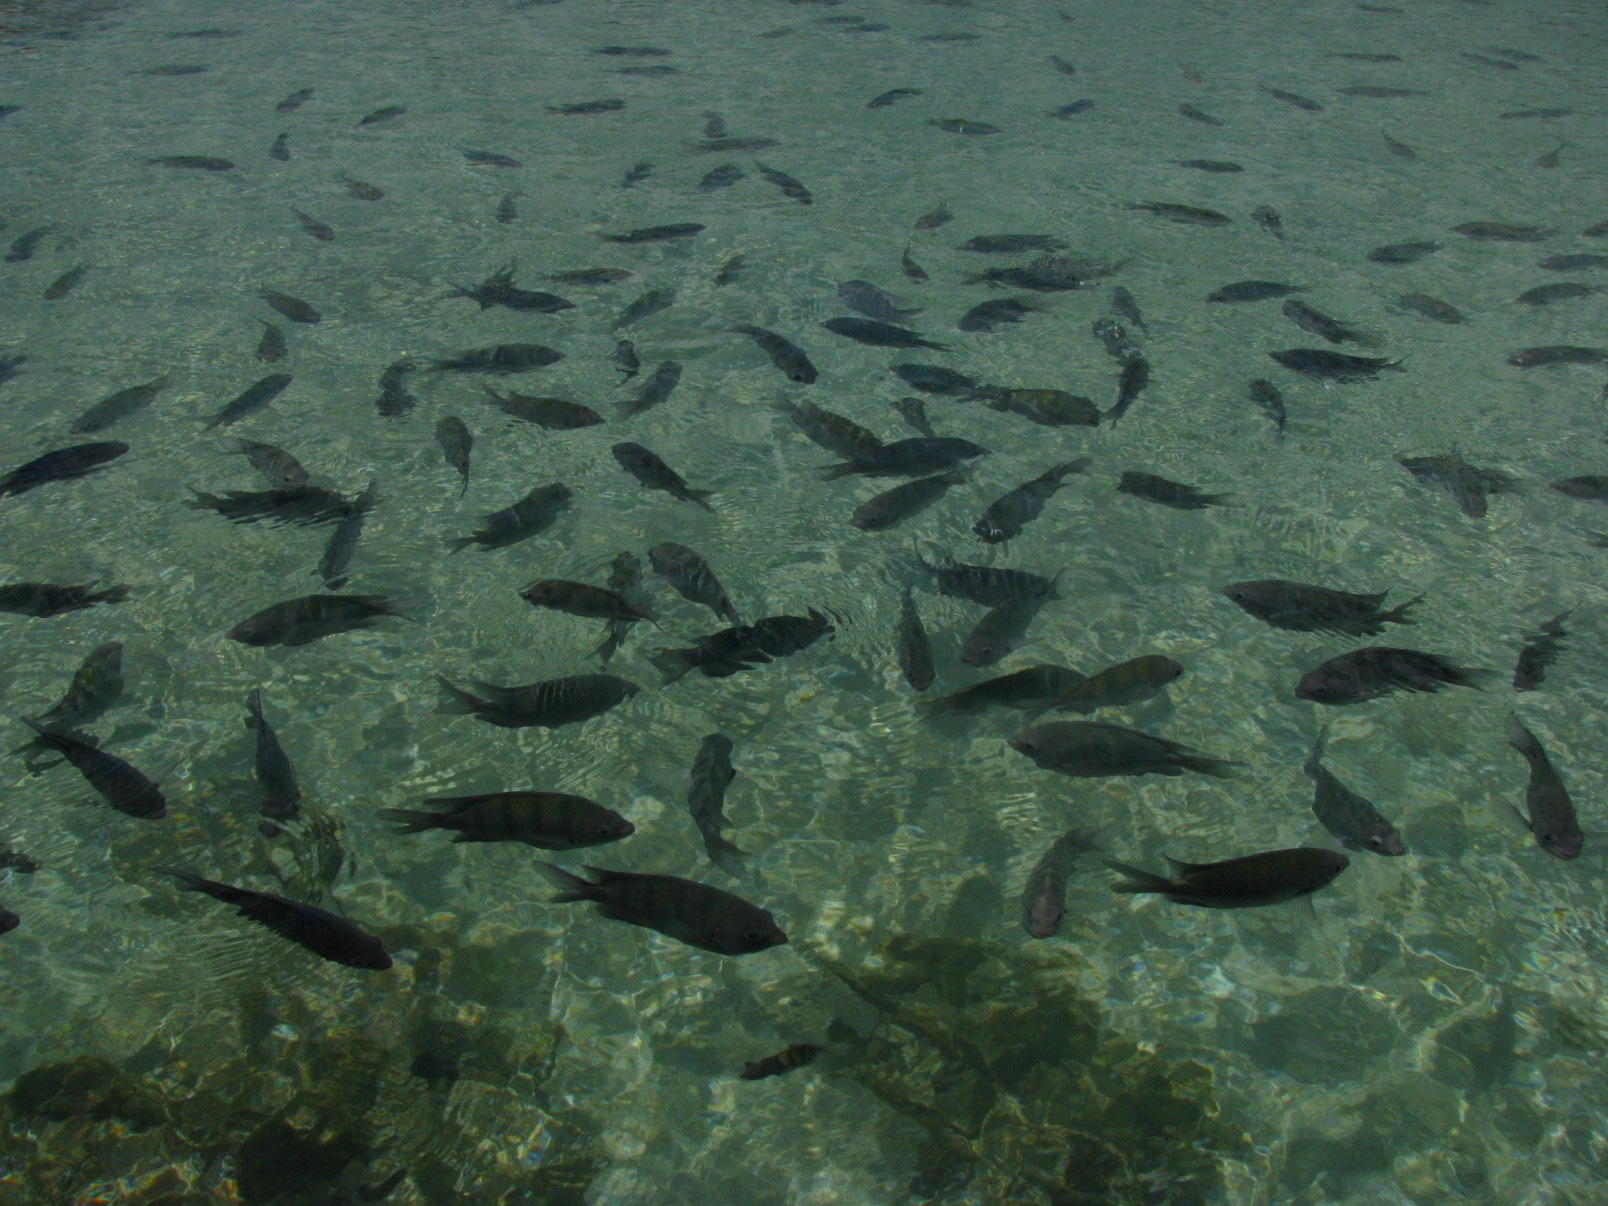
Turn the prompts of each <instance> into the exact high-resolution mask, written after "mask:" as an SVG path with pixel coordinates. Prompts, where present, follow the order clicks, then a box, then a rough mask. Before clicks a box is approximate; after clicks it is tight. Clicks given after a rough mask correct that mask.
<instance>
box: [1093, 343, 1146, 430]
mask: <svg viewBox="0 0 1608 1206" xmlns="http://www.w3.org/2000/svg"><path fill="white" fill-rule="evenodd" d="M1149 384H1150V362H1149V361H1148V360H1146V359H1145V358H1144V357H1143V356H1140V357H1136V358H1135V359H1133V360H1130V361H1128V363H1127V364H1125V365H1123V366H1122V375H1121V376H1120V377H1118V378H1117V401H1116V404H1115V405H1113V406H1112V407H1111V409H1110V410H1108V411H1106V412H1105V414H1103V415H1101V416H1100V418H1101V421H1102V422H1105V423H1115V422H1116V421H1117V420H1118V419H1120V418H1122V416H1123V415H1125V414H1127V413H1128V407H1130V406H1132V405H1133V403H1134V399H1135V398H1137V397H1138V396H1139V395H1140V394H1141V393H1142V392H1143V391H1144V388H1145V386H1147V385H1149Z"/></svg>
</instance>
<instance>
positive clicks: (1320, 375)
mask: <svg viewBox="0 0 1608 1206" xmlns="http://www.w3.org/2000/svg"><path fill="white" fill-rule="evenodd" d="M1268 355H1269V356H1270V357H1271V358H1272V359H1273V360H1275V361H1277V362H1278V363H1279V364H1282V365H1283V366H1284V367H1285V368H1287V369H1289V370H1290V371H1291V372H1294V373H1300V374H1301V375H1302V376H1303V377H1311V378H1312V379H1313V380H1315V381H1339V382H1342V383H1352V382H1357V381H1371V380H1372V379H1373V378H1374V377H1376V376H1378V375H1379V374H1380V373H1382V372H1384V371H1385V370H1386V369H1394V370H1395V371H1396V372H1398V373H1400V372H1405V371H1406V370H1405V369H1403V368H1402V367H1401V361H1400V360H1384V359H1380V358H1378V357H1373V356H1347V355H1345V354H1344V353H1341V352H1330V351H1328V350H1326V349H1324V348H1287V349H1285V350H1284V351H1281V352H1269V353H1268Z"/></svg>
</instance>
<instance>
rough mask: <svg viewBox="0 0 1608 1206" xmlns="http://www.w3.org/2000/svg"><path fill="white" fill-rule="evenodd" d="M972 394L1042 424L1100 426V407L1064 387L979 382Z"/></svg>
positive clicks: (993, 407)
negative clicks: (1039, 387)
mask: <svg viewBox="0 0 1608 1206" xmlns="http://www.w3.org/2000/svg"><path fill="white" fill-rule="evenodd" d="M972 396H973V397H975V398H977V399H979V400H980V401H982V402H984V403H986V404H987V405H988V406H989V407H990V408H992V409H994V410H1003V411H1009V412H1010V413H1011V414H1015V415H1021V416H1022V418H1024V419H1027V420H1028V421H1029V422H1032V423H1037V424H1039V425H1040V426H1043V427H1098V426H1099V425H1100V408H1099V407H1098V406H1096V405H1095V404H1094V403H1093V402H1092V401H1090V400H1089V399H1088V398H1084V397H1082V396H1080V395H1077V394H1070V393H1067V392H1066V391H1065V390H1062V389H1008V388H1006V387H1004V386H999V385H980V386H978V387H977V388H976V390H975V391H974V393H973V395H972Z"/></svg>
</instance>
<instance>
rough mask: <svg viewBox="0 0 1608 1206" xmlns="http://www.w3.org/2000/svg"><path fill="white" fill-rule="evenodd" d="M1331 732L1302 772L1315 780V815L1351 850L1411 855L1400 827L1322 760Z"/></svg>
mask: <svg viewBox="0 0 1608 1206" xmlns="http://www.w3.org/2000/svg"><path fill="white" fill-rule="evenodd" d="M1327 731H1328V730H1327V729H1324V730H1322V731H1320V732H1319V733H1318V740H1317V743H1316V744H1315V745H1314V746H1313V747H1312V753H1311V754H1310V755H1308V757H1307V760H1306V765H1305V766H1303V767H1302V768H1301V769H1302V770H1304V771H1305V772H1306V773H1307V775H1308V776H1309V777H1310V778H1311V779H1312V782H1313V783H1314V784H1315V785H1316V788H1315V790H1314V792H1313V796H1312V812H1313V813H1314V815H1316V816H1317V818H1318V820H1319V821H1320V822H1321V823H1322V824H1323V827H1324V828H1325V829H1327V830H1328V831H1329V832H1330V833H1332V834H1333V835H1334V836H1335V837H1336V838H1338V839H1339V840H1340V844H1341V845H1342V846H1345V847H1346V848H1347V849H1348V850H1371V851H1373V852H1374V853H1375V854H1385V855H1397V854H1405V853H1407V847H1406V846H1404V845H1402V841H1401V834H1399V833H1397V832H1396V827H1395V826H1394V825H1392V824H1391V823H1390V822H1389V821H1387V820H1385V818H1384V817H1382V816H1380V815H1379V810H1378V809H1376V808H1375V807H1374V806H1373V801H1372V800H1367V799H1364V798H1363V797H1362V796H1359V795H1358V794H1357V793H1356V792H1354V791H1352V790H1351V789H1350V788H1349V787H1347V786H1346V785H1345V784H1344V783H1342V782H1340V780H1339V779H1337V778H1335V777H1334V775H1332V774H1330V773H1329V771H1327V770H1326V769H1324V767H1323V764H1322V763H1321V762H1319V761H1318V759H1319V758H1321V757H1322V756H1323V742H1324V737H1325V736H1326V735H1327Z"/></svg>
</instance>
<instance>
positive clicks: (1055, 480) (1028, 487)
mask: <svg viewBox="0 0 1608 1206" xmlns="http://www.w3.org/2000/svg"><path fill="white" fill-rule="evenodd" d="M1089 464H1090V460H1089V458H1088V457H1086V456H1082V457H1078V458H1077V459H1076V460H1073V461H1067V462H1065V463H1064V464H1061V465H1057V466H1055V467H1054V468H1052V469H1047V470H1045V471H1044V472H1043V473H1041V474H1039V475H1038V476H1037V477H1035V478H1034V479H1033V480H1032V481H1029V482H1024V483H1022V484H1021V485H1020V486H1017V487H1016V488H1015V489H1014V490H1011V491H1008V492H1007V493H1005V494H1002V495H1001V496H1000V497H999V498H997V499H995V500H994V501H993V502H992V503H990V504H989V505H988V509H987V510H986V511H984V512H983V514H982V518H980V519H979V520H978V521H977V522H976V523H974V524H973V525H972V531H973V532H976V533H977V535H978V536H979V537H980V538H981V539H982V540H984V541H985V542H987V543H989V544H999V543H1001V542H1003V541H1006V540H1010V539H1011V538H1012V537H1014V536H1018V535H1020V534H1021V531H1022V528H1023V527H1024V526H1026V525H1027V524H1028V523H1029V522H1031V521H1032V520H1034V519H1036V518H1038V516H1039V514H1040V513H1041V512H1042V511H1043V510H1044V504H1045V503H1046V502H1048V501H1049V500H1050V498H1052V497H1053V496H1054V495H1055V492H1056V491H1057V490H1059V489H1060V488H1061V486H1062V484H1063V483H1064V479H1065V478H1066V477H1067V476H1068V475H1070V474H1073V473H1082V472H1083V471H1084V470H1085V469H1087V468H1088V467H1089Z"/></svg>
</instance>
